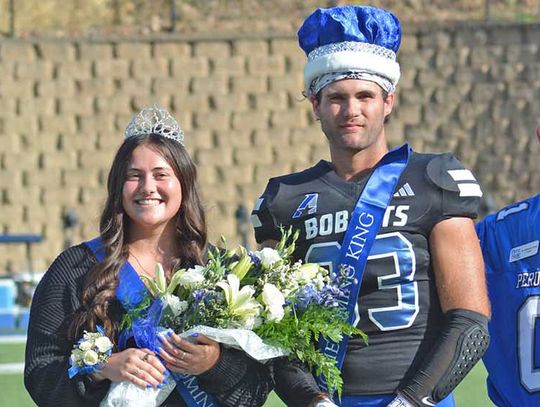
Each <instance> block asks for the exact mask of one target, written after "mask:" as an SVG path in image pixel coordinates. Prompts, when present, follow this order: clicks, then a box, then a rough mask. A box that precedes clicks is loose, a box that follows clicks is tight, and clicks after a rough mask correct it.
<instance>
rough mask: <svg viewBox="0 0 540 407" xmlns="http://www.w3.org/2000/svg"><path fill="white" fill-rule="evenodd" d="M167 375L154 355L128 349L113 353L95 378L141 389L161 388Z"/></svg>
mask: <svg viewBox="0 0 540 407" xmlns="http://www.w3.org/2000/svg"><path fill="white" fill-rule="evenodd" d="M168 374H169V373H168V372H167V370H166V369H165V366H163V363H161V361H160V360H159V359H158V358H157V357H156V355H155V353H154V352H152V351H151V350H148V349H135V348H130V349H126V350H123V351H122V352H117V353H113V354H112V355H111V357H110V358H109V359H108V360H107V362H106V363H105V365H103V368H102V369H101V371H100V372H99V374H98V375H96V376H97V377H96V378H98V379H99V378H101V379H109V380H110V381H112V382H123V381H130V382H132V383H134V384H136V385H137V386H139V387H142V388H150V387H161V386H162V384H161V383H162V382H163V381H164V380H165V379H166V376H167V375H168Z"/></svg>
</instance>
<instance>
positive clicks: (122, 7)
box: [0, 0, 540, 37]
mask: <svg viewBox="0 0 540 407" xmlns="http://www.w3.org/2000/svg"><path fill="white" fill-rule="evenodd" d="M360 3H361V4H370V5H374V6H379V7H384V8H387V9H389V10H392V11H393V12H394V13H395V14H396V15H397V16H398V17H399V18H400V19H401V20H402V21H403V22H427V21H435V22H438V21H456V20H458V21H468V20H475V21H478V20H490V21H513V22H516V21H522V22H533V21H540V2H539V1H538V0H454V1H452V2H448V1H446V0H377V1H364V2H358V1H338V0H324V1H323V0H321V1H316V0H312V1H299V0H265V1H260V0H152V1H151V0H71V1H65V0H0V33H1V35H3V36H8V37H30V36H48V37H51V36H52V37H69V36H86V37H92V36H107V35H111V34H114V35H133V34H137V35H145V34H152V33H164V32H177V33H201V32H203V33H215V32H237V33H246V32H276V31H279V32H284V33H287V32H295V31H296V29H297V28H298V26H299V24H301V21H302V20H303V18H304V17H305V16H306V15H307V14H308V13H310V12H311V11H312V10H313V9H315V8H316V7H330V6H334V5H342V4H360Z"/></svg>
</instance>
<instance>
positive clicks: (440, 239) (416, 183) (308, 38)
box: [252, 6, 489, 406]
mask: <svg viewBox="0 0 540 407" xmlns="http://www.w3.org/2000/svg"><path fill="white" fill-rule="evenodd" d="M298 35H299V42H300V45H301V47H302V48H303V49H304V51H305V52H306V54H308V62H307V64H306V67H305V70H304V76H305V90H306V94H307V97H308V98H309V101H310V102H311V104H312V106H313V112H314V114H315V115H316V117H317V119H318V120H320V123H321V128H322V131H323V132H324V134H325V136H326V138H327V140H328V145H329V149H330V156H331V162H326V161H320V162H319V163H318V164H317V165H315V166H314V167H312V168H309V169H307V170H305V171H303V172H299V173H296V174H290V175H286V176H281V177H277V178H273V179H271V180H270V181H269V183H268V185H267V187H266V190H265V191H264V193H263V194H262V196H261V197H260V198H259V199H258V201H257V203H256V204H255V208H254V210H253V212H252V223H253V225H254V227H255V235H256V238H257V241H258V242H259V243H261V244H262V245H263V246H269V245H274V244H275V243H276V241H277V240H278V239H279V237H280V232H279V226H280V225H284V226H286V227H288V226H292V227H293V228H295V229H297V230H299V231H300V237H299V239H298V241H297V249H296V251H295V253H294V256H295V257H296V258H298V259H301V260H304V261H312V262H313V261H317V262H319V263H321V264H323V265H326V266H328V267H329V268H330V269H332V270H333V271H334V272H337V271H339V270H341V271H343V272H344V273H345V272H346V273H347V278H348V279H349V282H350V287H351V288H350V290H349V289H347V290H346V298H344V299H343V301H342V302H343V303H344V304H345V306H346V310H347V311H348V313H349V317H350V321H351V322H352V323H355V324H356V323H357V324H358V327H359V328H361V329H362V330H363V331H364V332H365V333H367V334H368V337H369V346H366V344H364V343H363V342H362V340H361V339H360V338H356V337H354V338H350V340H349V341H348V343H347V342H346V341H344V342H342V343H340V344H331V343H330V344H326V343H325V344H324V346H323V348H322V350H323V351H324V352H325V354H327V355H330V354H331V353H334V354H337V355H338V356H336V360H337V361H338V364H339V365H341V364H342V376H343V380H344V386H343V397H342V399H341V400H340V401H339V403H341V405H342V406H387V405H391V406H434V405H438V406H452V405H453V398H452V396H451V395H450V396H449V394H450V393H451V391H452V390H453V389H454V388H455V387H456V385H457V384H458V383H459V381H460V380H461V379H462V378H463V377H464V376H465V374H466V373H467V372H468V371H469V370H470V369H471V368H472V366H473V365H474V364H475V363H476V362H477V361H478V359H479V358H480V357H481V355H482V354H483V353H484V351H485V348H486V347H487V343H488V333H487V321H488V319H487V318H488V315H489V304H488V300H487V292H486V287H485V280H484V273H483V262H482V256H481V251H480V247H479V244H478V239H477V237H476V234H475V230H474V225H473V221H472V219H471V218H474V217H475V216H476V214H477V208H478V204H479V201H480V197H481V195H482V193H481V190H480V187H479V186H478V183H477V182H476V180H475V178H474V177H473V175H472V174H471V172H470V171H468V170H466V169H465V168H464V167H463V165H462V164H461V163H460V162H459V161H458V160H456V159H455V158H454V157H453V156H452V155H451V154H418V153H414V152H410V151H409V149H408V147H407V146H403V147H401V148H400V149H396V150H393V151H392V152H390V153H389V152H388V146H387V138H386V134H385V122H386V120H387V119H388V116H389V115H390V113H391V111H392V108H393V105H394V98H395V96H394V91H395V87H396V85H397V82H398V80H399V76H400V70H399V65H398V63H397V62H396V61H395V58H396V52H397V50H398V48H399V45H400V41H401V29H400V25H399V21H398V19H397V18H396V17H395V16H394V15H392V14H391V13H389V12H387V11H385V10H382V9H378V8H373V7H362V6H344V7H335V8H330V9H318V10H316V11H315V12H314V13H313V14H311V15H310V16H309V17H308V18H307V19H306V21H305V22H304V24H303V26H302V28H301V29H300V30H299V33H298ZM359 196H360V198H359ZM368 246H371V247H370V248H369V249H368ZM342 247H343V249H342ZM368 254H369V259H368V258H367V257H368ZM366 260H369V261H368V262H367V266H366V267H365V270H364V265H365V263H366ZM338 264H339V266H338ZM358 290H360V292H359V295H358V293H357V292H358ZM320 385H321V386H322V388H323V389H324V388H325V386H324V382H320ZM276 391H277V393H278V394H279V395H280V397H281V398H282V399H283V400H284V401H285V402H286V403H287V404H288V405H289V406H306V405H308V404H309V402H310V400H311V401H312V403H311V405H315V402H316V400H317V397H318V396H317V393H318V392H319V391H318V390H317V387H316V386H315V384H314V381H313V379H312V378H310V377H309V376H307V375H306V374H303V373H302V370H301V369H300V368H298V367H297V366H290V365H284V366H281V367H280V366H277V368H276ZM319 405H323V404H319ZM325 405H333V404H331V403H330V402H326V404H325Z"/></svg>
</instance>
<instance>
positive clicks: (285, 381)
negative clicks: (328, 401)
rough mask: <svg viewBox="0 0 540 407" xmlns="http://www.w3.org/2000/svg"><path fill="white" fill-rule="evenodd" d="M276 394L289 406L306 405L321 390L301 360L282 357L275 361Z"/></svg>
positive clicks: (299, 406)
mask: <svg viewBox="0 0 540 407" xmlns="http://www.w3.org/2000/svg"><path fill="white" fill-rule="evenodd" d="M274 379H275V382H276V388H275V391H276V394H277V395H278V396H279V398H281V400H283V402H284V403H285V404H287V406H288V407H306V406H307V405H308V404H309V403H310V402H311V401H312V400H313V399H314V398H315V397H317V396H320V395H321V390H320V389H319V386H318V385H317V382H316V381H315V378H314V377H313V375H312V374H311V372H309V370H308V369H307V367H305V366H304V365H303V364H302V363H301V362H299V361H292V360H289V359H287V358H280V359H277V360H275V361H274Z"/></svg>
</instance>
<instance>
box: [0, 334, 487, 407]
mask: <svg viewBox="0 0 540 407" xmlns="http://www.w3.org/2000/svg"><path fill="white" fill-rule="evenodd" d="M23 361H24V344H11V343H9V344H5V343H2V344H0V364H2V363H22V362H23ZM0 389H2V391H1V392H0V406H10V407H32V406H35V404H34V403H33V402H32V400H31V399H30V396H29V395H28V393H26V390H25V389H24V385H23V379H22V374H0ZM455 398H456V404H457V406H458V407H493V404H492V403H491V402H490V401H489V399H488V397H487V394H486V370H485V368H484V366H483V365H482V364H479V365H477V366H476V367H475V368H474V369H473V370H472V372H471V373H470V374H469V375H468V376H467V378H466V379H465V380H464V381H463V382H462V383H461V384H460V385H459V386H458V388H457V390H456V392H455ZM283 406H285V404H284V403H282V402H281V400H280V399H279V398H278V397H277V396H276V395H275V394H271V395H270V397H269V399H268V401H267V402H266V404H265V405H264V407H283Z"/></svg>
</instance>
